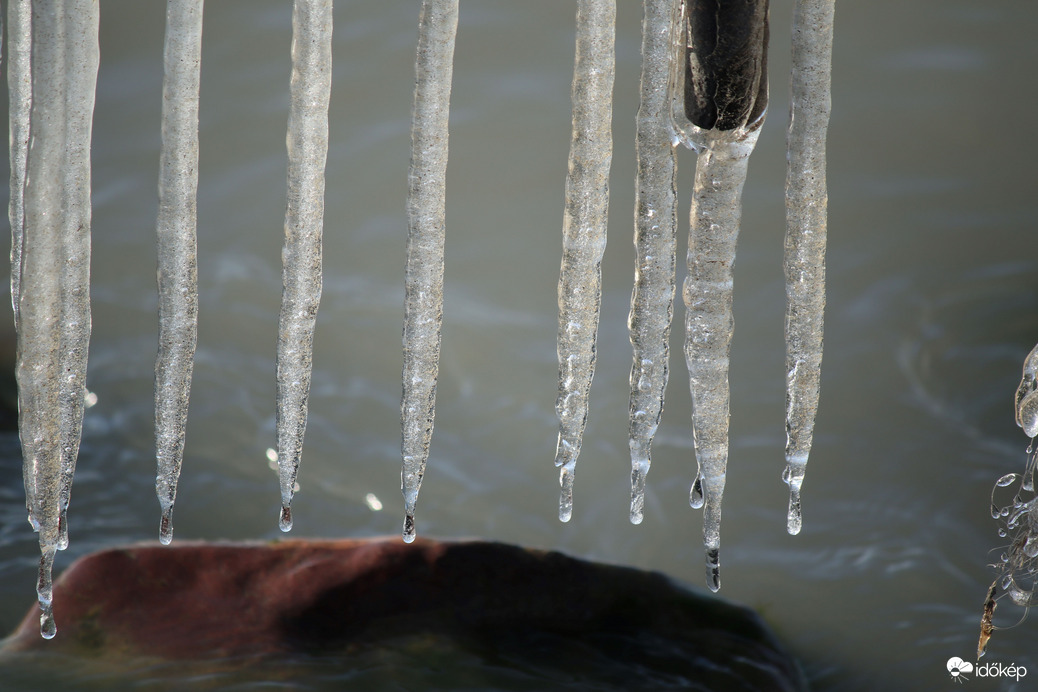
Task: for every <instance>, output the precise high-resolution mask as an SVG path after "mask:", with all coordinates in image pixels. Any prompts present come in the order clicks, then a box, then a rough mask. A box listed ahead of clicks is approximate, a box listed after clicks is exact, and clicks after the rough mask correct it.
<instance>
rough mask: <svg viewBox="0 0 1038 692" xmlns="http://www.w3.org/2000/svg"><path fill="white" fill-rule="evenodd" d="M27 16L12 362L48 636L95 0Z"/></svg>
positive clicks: (65, 462) (85, 297)
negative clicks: (25, 142)
mask: <svg viewBox="0 0 1038 692" xmlns="http://www.w3.org/2000/svg"><path fill="white" fill-rule="evenodd" d="M32 27H33V29H32V115H31V136H32V144H31V146H30V147H29V151H28V159H27V164H26V185H25V191H24V195H25V196H24V202H25V207H24V214H25V216H24V230H23V233H24V235H23V238H22V241H23V242H22V247H21V253H22V254H21V257H20V262H19V264H20V270H21V272H20V289H19V293H18V301H19V311H18V314H19V317H18V363H17V368H16V372H17V376H18V388H19V393H18V397H19V410H20V412H21V415H20V421H19V432H20V435H21V440H22V456H23V459H24V474H25V479H26V480H25V486H26V494H27V497H26V499H27V505H28V508H29V518H30V522H31V523H32V525H33V528H34V529H36V531H38V533H39V539H40V551H41V558H40V571H39V580H38V583H37V594H38V597H39V603H40V609H41V611H42V615H41V618H40V632H41V634H42V635H43V636H44V637H45V638H48V639H49V638H51V637H53V636H54V634H55V633H56V631H57V628H56V626H55V622H54V615H53V610H52V591H51V588H52V587H51V572H52V569H53V565H54V554H55V551H56V550H60V549H63V548H64V547H66V546H67V545H68V533H67V522H66V520H65V513H66V510H67V508H68V501H69V497H70V492H71V482H72V476H73V473H74V471H75V463H76V457H77V455H78V453H79V441H80V436H81V434H82V428H83V410H84V397H85V394H86V364H87V351H88V347H89V340H90V136H91V125H92V118H93V109H94V89H95V85H96V80H97V65H98V55H99V54H98V33H97V31H98V8H97V3H96V2H93V0H64V1H63V2H61V3H59V4H57V5H54V4H52V3H51V4H43V3H41V4H40V5H37V6H36V7H35V8H34V12H33V16H32ZM59 267H60V269H61V271H56V268H59Z"/></svg>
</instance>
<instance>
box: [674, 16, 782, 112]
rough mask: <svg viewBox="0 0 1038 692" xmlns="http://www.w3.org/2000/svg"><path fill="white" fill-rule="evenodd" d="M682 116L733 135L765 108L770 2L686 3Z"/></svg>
mask: <svg viewBox="0 0 1038 692" xmlns="http://www.w3.org/2000/svg"><path fill="white" fill-rule="evenodd" d="M686 2H687V8H688V32H689V33H688V36H689V42H688V43H689V45H688V48H687V50H686V52H685V115H686V116H687V117H688V119H689V121H690V122H691V123H692V124H693V125H695V126H696V127H700V128H702V129H704V130H712V129H717V130H722V131H726V130H734V129H737V128H739V127H742V126H744V125H747V124H749V123H753V122H755V121H756V120H757V119H758V118H760V117H761V116H762V115H763V114H764V111H765V109H766V108H767V107H768V0H686Z"/></svg>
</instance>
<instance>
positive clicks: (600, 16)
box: [555, 0, 616, 521]
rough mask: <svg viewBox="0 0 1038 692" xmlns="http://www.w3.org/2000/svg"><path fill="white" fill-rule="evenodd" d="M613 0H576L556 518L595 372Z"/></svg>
mask: <svg viewBox="0 0 1038 692" xmlns="http://www.w3.org/2000/svg"><path fill="white" fill-rule="evenodd" d="M615 32H616V2H615V0H578V2H577V39H576V58H575V60H574V67H573V86H572V91H571V97H572V101H573V135H572V138H571V139H570V150H569V174H568V176H567V177H566V204H565V213H564V215H563V221H562V268H561V272H560V275H559V334H558V356H559V393H558V397H557V399H556V401H555V413H556V415H557V416H558V418H559V440H558V447H557V448H556V451H555V466H557V467H559V469H560V471H559V484H560V486H561V489H562V491H561V494H560V498H559V519H560V520H562V521H569V520H570V517H571V516H572V514H573V474H574V472H575V469H576V464H577V457H578V456H580V442H581V437H582V436H583V434H584V426H585V424H586V423H587V412H588V393H589V392H590V390H591V380H592V378H593V377H594V374H595V340H596V338H597V335H598V317H599V313H600V308H601V304H602V255H603V253H604V252H605V245H606V221H607V217H608V211H609V167H610V164H611V162H612V157H613V136H612V130H611V126H612V112H613V79H614V73H615V62H616V56H615V51H614V47H613V46H614V41H615Z"/></svg>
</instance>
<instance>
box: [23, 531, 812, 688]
mask: <svg viewBox="0 0 1038 692" xmlns="http://www.w3.org/2000/svg"><path fill="white" fill-rule="evenodd" d="M54 613H55V616H56V618H57V621H58V635H57V637H56V638H55V639H53V640H50V641H45V640H43V639H41V638H40V635H39V610H38V608H36V607H34V608H33V609H32V610H31V611H30V612H29V614H28V615H26V617H25V620H24V621H23V622H22V624H21V626H20V627H19V629H18V630H17V632H16V633H15V634H14V635H12V636H11V637H10V638H9V639H8V640H7V641H6V642H5V644H4V647H3V651H4V655H5V656H13V655H17V654H16V652H37V653H39V652H43V651H46V652H54V653H56V654H57V653H60V654H63V655H73V656H76V657H79V658H89V659H93V660H95V661H96V660H101V659H103V660H112V659H129V658H135V657H136V658H140V657H161V658H164V659H179V660H187V659H192V660H195V661H197V660H199V659H205V660H213V659H224V660H227V659H229V658H234V659H235V660H237V661H240V662H242V663H241V664H240V665H246V664H245V663H244V661H247V660H249V659H252V660H256V659H257V658H260V659H263V660H269V659H271V658H276V657H278V656H293V655H299V654H305V655H308V656H309V655H313V656H320V657H338V658H337V659H336V660H339V659H341V660H342V664H343V665H346V666H348V665H349V660H350V656H351V655H353V654H355V653H356V652H358V651H361V650H364V651H369V652H370V651H371V649H372V648H373V647H375V648H377V647H378V646H380V643H382V644H381V645H383V646H386V647H397V646H399V642H400V641H401V640H402V638H407V637H413V636H415V635H421V636H423V637H426V639H427V640H430V641H435V642H436V643H437V644H436V645H437V646H438V647H440V649H441V654H442V648H443V646H444V642H449V646H448V648H449V649H457V650H458V651H459V652H462V653H461V655H464V656H467V657H470V658H471V657H472V656H476V657H479V658H481V659H483V660H487V661H492V665H494V666H498V667H499V666H502V665H506V666H507V665H514V666H517V667H518V668H520V669H521V668H523V666H525V665H529V666H533V667H536V668H537V669H538V670H543V669H552V670H555V669H561V670H568V671H569V672H568V673H567V675H570V676H578V677H585V678H589V679H594V677H595V675H596V674H599V673H600V674H602V675H608V676H609V677H610V678H611V679H614V680H615V681H616V682H617V684H618V685H619V686H620V688H622V687H623V684H624V683H623V681H622V680H620V679H619V678H623V676H624V675H628V676H630V677H629V678H628V680H635V679H639V680H643V681H649V680H653V679H655V680H657V681H658V682H659V681H662V680H674V681H680V680H685V681H696V683H702V684H703V685H704V687H701V688H697V687H695V686H694V685H693V686H692V689H724V690H741V689H746V690H798V689H801V688H802V686H803V683H802V678H801V675H800V672H799V670H798V668H797V666H796V664H795V662H794V661H793V660H792V659H791V658H790V657H789V656H788V655H787V654H786V653H784V652H783V651H782V649H781V647H780V646H779V645H778V644H777V643H776V641H775V640H774V638H773V637H772V636H771V634H770V633H769V632H768V631H767V629H766V628H765V627H764V626H763V624H762V623H761V621H760V620H759V618H758V617H757V616H756V614H754V613H753V612H752V611H749V610H747V609H745V608H741V607H738V606H734V605H732V604H729V603H727V602H725V601H723V600H720V599H718V598H715V597H712V596H701V595H698V594H696V593H694V592H691V591H689V590H687V589H685V588H683V587H680V586H678V585H676V584H675V583H673V582H671V581H670V580H669V579H667V578H666V577H664V576H663V575H661V574H657V573H646V572H641V571H638V570H634V569H629V568H623V567H614V566H608V565H601V564H594V563H590V562H587V561H584V560H578V559H574V558H571V557H567V556H565V555H562V554H559V553H555V552H542V551H536V550H527V549H523V548H518V547H514V546H509V545H503V544H498V543H486V542H476V541H469V542H450V543H447V542H436V541H429V540H418V541H416V542H415V543H414V544H411V545H406V544H404V543H402V542H400V540H399V539H391V540H341V541H285V542H277V543H266V544H222V543H179V544H176V545H174V546H171V547H165V546H159V545H157V544H156V545H135V546H130V547H126V548H117V549H111V550H105V551H102V552H99V553H95V554H92V555H88V556H86V557H84V558H82V559H80V560H78V561H76V562H75V563H74V564H73V565H71V566H70V567H69V568H68V569H67V570H66V571H65V573H64V574H62V575H61V577H60V579H58V580H57V581H56V583H55V586H54ZM524 661H527V663H524ZM624 671H626V673H625V672H624ZM639 671H641V672H640V673H639ZM653 676H657V677H655V678H654V677H653ZM661 684H662V683H661ZM676 684H677V683H676ZM690 684H691V683H690ZM636 687H637V685H636Z"/></svg>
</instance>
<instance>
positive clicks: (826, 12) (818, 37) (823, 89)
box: [782, 0, 836, 534]
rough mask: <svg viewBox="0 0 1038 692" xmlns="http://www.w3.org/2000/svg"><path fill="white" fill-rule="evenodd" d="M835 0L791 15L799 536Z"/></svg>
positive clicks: (789, 188)
mask: <svg viewBox="0 0 1038 692" xmlns="http://www.w3.org/2000/svg"><path fill="white" fill-rule="evenodd" d="M835 5H836V3H835V0H797V2H796V4H795V5H794V8H793V62H792V64H793V69H792V78H791V83H792V100H791V105H790V121H789V132H788V135H787V138H786V146H787V156H786V162H787V165H786V242H785V274H786V468H785V470H784V471H783V473H782V479H783V480H784V481H785V482H786V483H787V484H788V485H789V514H788V516H787V519H786V529H787V531H789V533H791V534H797V533H800V528H801V526H802V518H801V510H800V489H801V486H802V485H803V482H804V473H805V472H806V470H807V469H806V466H807V458H808V454H810V452H811V441H812V437H813V434H814V427H815V414H816V413H817V411H818V390H819V381H820V378H821V365H822V319H823V313H824V311H825V236H826V216H827V208H828V195H827V192H826V180H825V175H826V174H825V140H826V132H827V130H828V127H829V109H830V100H831V99H830V84H831V75H832V52H833V13H834V10H835Z"/></svg>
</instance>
